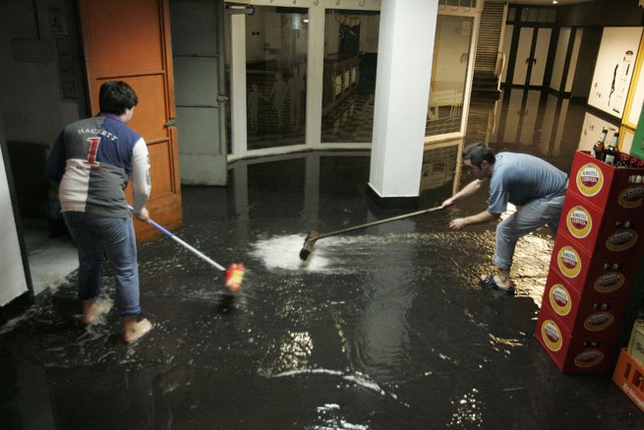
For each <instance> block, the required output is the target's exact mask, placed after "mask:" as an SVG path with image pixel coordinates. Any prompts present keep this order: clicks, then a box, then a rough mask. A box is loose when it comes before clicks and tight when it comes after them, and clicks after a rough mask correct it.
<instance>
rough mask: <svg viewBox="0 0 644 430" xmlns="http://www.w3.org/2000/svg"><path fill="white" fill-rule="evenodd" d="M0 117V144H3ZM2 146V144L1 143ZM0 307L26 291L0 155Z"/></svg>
mask: <svg viewBox="0 0 644 430" xmlns="http://www.w3.org/2000/svg"><path fill="white" fill-rule="evenodd" d="M1 119H2V118H1V117H0V143H2V142H4V133H3V126H2V121H1ZM3 146H4V143H3ZM0 219H1V220H2V222H1V223H0V243H2V246H1V247H0V306H4V305H6V304H7V303H9V302H11V301H12V300H13V299H15V298H16V297H18V296H20V295H21V294H23V293H25V292H27V291H28V287H27V280H26V279H25V272H24V266H23V264H22V253H21V252H20V244H19V242H18V233H17V231H16V222H15V218H14V215H13V205H12V204H11V195H10V194H9V184H8V180H7V171H6V168H5V160H4V154H3V153H0Z"/></svg>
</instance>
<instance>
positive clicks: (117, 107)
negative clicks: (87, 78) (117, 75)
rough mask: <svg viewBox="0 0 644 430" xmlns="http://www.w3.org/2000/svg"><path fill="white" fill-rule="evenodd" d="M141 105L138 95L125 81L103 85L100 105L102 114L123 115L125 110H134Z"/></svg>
mask: <svg viewBox="0 0 644 430" xmlns="http://www.w3.org/2000/svg"><path fill="white" fill-rule="evenodd" d="M138 103H139V98H138V97H137V96H136V93H135V92H134V90H133V89H132V87H130V86H129V85H128V84H127V83H125V82H123V81H110V82H105V83H104V84H103V85H101V90H100V92H99V94H98V104H99V107H100V108H101V112H106V113H112V114H114V115H123V114H124V113H125V109H132V108H133V107H134V106H136V105H137V104H138Z"/></svg>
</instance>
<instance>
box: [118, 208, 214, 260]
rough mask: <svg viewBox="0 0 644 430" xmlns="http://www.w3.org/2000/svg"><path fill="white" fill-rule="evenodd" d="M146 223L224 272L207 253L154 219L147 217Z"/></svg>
mask: <svg viewBox="0 0 644 430" xmlns="http://www.w3.org/2000/svg"><path fill="white" fill-rule="evenodd" d="M129 208H130V210H133V208H132V206H129ZM147 223H148V224H151V225H153V226H154V227H156V228H157V229H158V230H159V231H161V232H162V233H164V234H165V235H167V236H169V237H170V239H172V240H174V241H175V242H177V243H178V244H180V245H181V246H183V247H184V248H186V249H187V250H188V251H190V252H192V253H193V254H195V255H196V256H197V257H199V258H201V259H202V260H204V261H206V262H207V263H209V264H210V265H211V266H214V267H216V268H217V269H219V270H221V271H222V272H225V271H226V268H225V267H223V266H221V265H220V264H218V263H217V262H216V261H214V260H213V259H211V258H210V257H208V256H207V255H205V254H204V253H203V252H201V251H199V250H198V249H196V248H195V247H193V246H192V245H190V244H189V243H187V242H184V241H183V240H181V239H179V238H178V237H177V236H175V235H174V234H173V233H172V232H171V231H170V230H168V229H166V228H164V227H163V226H162V225H160V224H159V223H157V222H156V221H153V220H151V219H148V220H147Z"/></svg>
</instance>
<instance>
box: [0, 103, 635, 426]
mask: <svg viewBox="0 0 644 430" xmlns="http://www.w3.org/2000/svg"><path fill="white" fill-rule="evenodd" d="M503 106H504V105H503V104H500V105H498V106H497V109H496V111H494V110H492V111H491V112H494V113H495V115H498V114H499V112H503V110H504V109H506V112H508V114H507V115H508V116H509V115H510V114H511V112H513V111H515V110H516V109H514V105H513V103H508V104H507V108H504V107H503ZM510 107H512V108H510ZM531 109H532V108H531ZM574 116H575V114H574V113H572V111H571V107H570V106H569V107H568V109H567V115H566V118H567V121H566V125H565V126H564V132H562V133H561V136H562V138H561V140H560V141H559V143H558V144H556V145H554V146H553V145H550V144H548V145H545V144H544V143H543V142H542V140H541V138H539V139H536V138H535V139H536V140H532V141H530V140H526V141H521V142H512V141H511V140H510V139H511V138H510V137H509V136H510V133H507V132H504V133H501V132H500V130H502V128H500V127H501V124H502V123H503V121H505V123H506V124H507V122H508V121H509V119H507V118H506V119H505V120H500V121H499V122H498V125H497V127H496V129H495V130H490V129H487V128H484V129H482V130H481V129H479V128H476V127H475V126H474V125H473V126H472V127H471V128H470V133H468V138H467V139H466V140H469V139H475V138H476V139H478V136H483V137H485V136H486V135H487V136H489V137H490V139H492V138H494V139H499V140H498V141H493V140H490V142H489V143H490V145H491V146H492V147H494V148H495V149H497V150H498V149H503V148H506V147H507V148H510V147H511V148H515V147H516V148H518V150H524V151H528V152H533V153H535V154H538V155H540V156H544V157H545V158H547V159H549V160H552V161H553V162H557V163H560V165H562V164H564V163H566V162H567V160H566V156H565V154H567V153H570V152H571V151H572V152H574V147H575V139H572V138H571V139H568V138H565V137H564V136H566V135H567V133H568V134H569V135H570V136H574V133H573V132H571V131H569V130H567V129H568V128H569V127H570V128H572V127H576V125H574V124H573V123H572V122H570V118H571V117H574ZM481 117H485V115H481ZM488 118H489V117H488ZM527 123H528V121H524V124H523V127H527ZM579 126H581V123H579ZM486 127H487V125H486ZM552 133H554V132H548V133H547V134H548V135H550V136H552V135H553V134H552ZM511 135H512V139H515V138H516V136H517V135H516V134H511ZM528 135H531V136H537V135H539V133H532V134H528ZM541 135H543V133H541ZM554 135H559V134H557V133H555V134H554ZM555 148H558V149H555ZM571 148H572V149H571ZM457 149H458V148H457V147H453V146H444V147H440V148H439V147H435V148H428V151H427V153H426V155H425V161H424V163H423V179H422V181H423V189H422V193H421V199H420V202H421V205H422V207H433V206H435V205H436V204H438V203H440V202H441V201H442V200H443V199H445V198H446V197H448V196H449V195H451V193H452V192H453V189H454V187H456V188H458V187H461V186H463V185H464V184H465V183H467V181H469V180H470V178H469V177H467V176H465V173H464V172H461V171H460V170H459V168H458V165H459V163H457V162H455V159H454V154H455V151H456V150H457ZM232 167H233V169H232V170H231V175H230V179H231V185H230V186H229V187H228V188H226V189H220V188H199V187H194V188H186V189H184V190H183V204H184V221H185V226H184V228H183V229H181V230H180V231H178V232H177V234H178V235H179V236H180V237H181V238H182V239H184V240H185V241H186V242H188V243H190V244H192V245H194V246H195V247H197V248H198V249H200V250H201V251H203V252H204V253H205V254H206V255H208V256H210V257H212V258H213V259H215V260H216V261H218V262H220V263H221V264H223V265H227V264H228V263H230V262H237V261H243V262H244V263H245V264H246V266H247V271H246V275H245V278H244V283H243V285H242V289H241V290H240V291H239V292H238V293H237V294H235V295H231V294H230V293H228V292H227V291H226V290H225V288H224V287H223V280H222V274H221V273H218V272H217V271H216V270H214V269H213V268H211V267H209V266H208V265H206V264H205V263H203V262H202V261H201V260H199V259H197V258H195V257H194V256H193V255H192V254H191V253H189V252H188V251H186V250H185V249H182V248H180V247H178V246H177V244H176V243H175V242H173V241H172V240H170V239H168V238H161V239H159V240H157V241H155V242H153V243H150V244H147V245H145V246H142V247H141V249H140V253H139V260H140V268H141V283H142V285H141V293H142V305H143V308H144V312H145V314H146V316H147V317H148V318H150V319H151V320H152V321H153V322H154V324H155V328H154V330H153V331H152V332H151V333H150V334H149V335H148V336H146V337H144V338H143V339H142V340H140V341H139V342H137V343H135V344H133V345H124V344H123V343H122V342H121V341H120V336H119V334H120V333H119V329H120V326H119V318H118V316H117V315H116V313H115V309H114V306H112V310H111V311H110V313H109V314H108V315H107V317H106V321H105V323H104V324H100V325H98V326H96V327H92V328H91V329H85V328H83V327H82V326H81V324H80V306H79V303H78V302H77V300H76V299H75V293H74V286H73V276H72V278H71V279H70V280H69V282H67V283H65V284H63V285H62V286H60V287H59V288H58V289H57V290H56V291H53V292H51V293H44V294H42V295H41V296H39V298H38V302H37V304H36V305H34V306H33V307H32V308H31V309H30V310H29V311H28V312H27V314H26V315H24V316H23V317H22V318H20V319H18V320H15V321H12V322H11V323H10V324H7V325H6V326H4V327H2V328H1V329H0V373H1V374H2V378H0V380H1V381H2V382H0V384H1V385H0V389H1V390H2V392H3V396H2V403H1V408H2V411H3V417H4V424H5V425H6V427H7V428H65V429H74V428H79V429H80V428H91V427H93V428H115V427H121V428H249V429H250V428H257V429H265V428H297V429H330V428H333V429H336V428H352V429H390V428H418V429H420V428H444V427H453V428H499V427H501V426H503V427H509V428H521V429H541V428H562V427H565V426H571V425H575V426H580V427H581V426H588V427H591V426H592V427H596V423H597V422H598V420H600V422H601V423H602V424H601V425H602V426H603V427H605V428H635V426H636V425H637V423H638V422H639V421H640V420H641V412H640V411H639V409H638V408H637V407H636V406H635V405H634V404H632V403H631V402H630V400H628V398H627V397H625V395H624V394H623V393H622V392H621V391H620V390H619V389H618V388H617V387H616V386H615V385H614V384H613V383H612V381H611V380H610V375H594V376H583V375H577V376H571V375H565V374H561V373H560V372H559V370H558V369H557V368H556V366H555V365H554V364H553V363H552V361H551V360H550V359H549V358H548V356H547V355H546V354H545V352H544V351H543V350H542V349H541V347H540V346H539V345H538V343H537V342H536V340H535V338H534V336H533V332H534V328H535V321H536V317H537V315H538V311H539V300H540V294H541V293H542V291H543V285H544V282H545V276H546V273H547V264H548V261H549V252H550V250H551V247H552V240H551V238H550V236H549V234H548V233H547V232H538V233H536V234H533V235H530V236H528V237H526V238H525V239H524V240H522V241H521V242H520V243H519V246H518V248H517V252H516V262H515V266H514V268H513V274H514V276H515V278H516V281H517V291H518V293H517V295H516V296H515V297H507V296H504V295H502V294H500V293H498V294H497V293H494V292H490V291H486V290H482V289H481V287H480V286H479V285H478V284H477V282H476V279H477V278H478V275H479V274H480V273H483V272H485V271H488V270H490V260H491V256H492V252H493V246H494V243H493V239H494V230H493V226H492V225H481V226H472V228H468V229H466V230H464V231H461V232H452V231H450V230H449V228H448V223H449V220H450V219H451V217H454V216H461V215H464V214H471V213H476V212H479V211H481V210H483V209H484V208H485V200H486V198H487V196H480V197H478V198H472V199H471V200H470V201H467V202H464V203H463V204H459V205H458V207H457V208H455V209H454V210H452V211H449V212H447V211H438V212H432V213H428V214H425V215H422V216H418V217H414V218H408V219H404V220H400V221H396V222H392V223H385V224H381V225H378V226H375V227H370V228H367V229H363V230H356V231H353V232H351V233H347V234H340V235H336V236H332V237H328V238H324V239H320V240H319V241H318V242H316V244H315V246H314V249H313V252H312V254H311V256H310V258H309V260H308V261H307V262H306V263H303V262H302V261H301V260H299V257H298V254H299V252H300V250H301V248H302V246H303V245H304V239H305V237H306V235H307V233H309V232H310V231H311V230H312V229H316V230H318V231H320V232H330V231H335V230H338V229H342V228H346V227H348V226H353V225H359V224H362V223H365V222H370V221H374V220H378V219H383V218H387V217H391V216H396V215H399V214H401V213H404V212H403V211H400V210H394V209H379V208H377V207H375V206H374V205H373V204H372V203H371V202H370V200H369V197H368V195H367V192H366V187H367V181H368V177H369V175H368V173H369V172H368V169H369V154H368V153H365V152H354V153H347V152H340V153H332V152H329V153H323V152H314V153H306V154H301V155H298V156H292V157H282V158H279V159H271V160H268V159H265V160H249V161H243V162H241V161H240V162H237V163H235V165H233V166H232ZM103 281H104V285H105V296H106V298H105V300H107V303H108V304H110V297H113V289H114V284H113V281H112V280H111V279H110V276H109V268H107V267H106V272H105V274H104V279H103Z"/></svg>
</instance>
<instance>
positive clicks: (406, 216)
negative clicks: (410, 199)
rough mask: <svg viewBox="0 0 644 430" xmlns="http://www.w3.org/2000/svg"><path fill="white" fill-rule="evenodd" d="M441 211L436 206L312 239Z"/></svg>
mask: <svg viewBox="0 0 644 430" xmlns="http://www.w3.org/2000/svg"><path fill="white" fill-rule="evenodd" d="M441 209H443V207H442V206H436V207H435V208H430V209H423V210H422V211H417V212H412V213H408V214H403V215H398V216H395V217H391V218H385V219H381V220H378V221H373V222H368V223H366V224H361V225H356V226H353V227H349V228H345V229H343V230H337V231H332V232H331V233H324V234H321V235H319V236H315V237H314V238H312V239H313V240H318V239H322V238H323V237H329V236H335V235H337V234H341V233H347V232H349V231H353V230H359V229H361V228H367V227H371V226H374V225H378V224H384V223H386V222H392V221H398V220H400V219H405V218H411V217H415V216H418V215H423V214H426V213H429V212H435V211H438V210H441Z"/></svg>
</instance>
